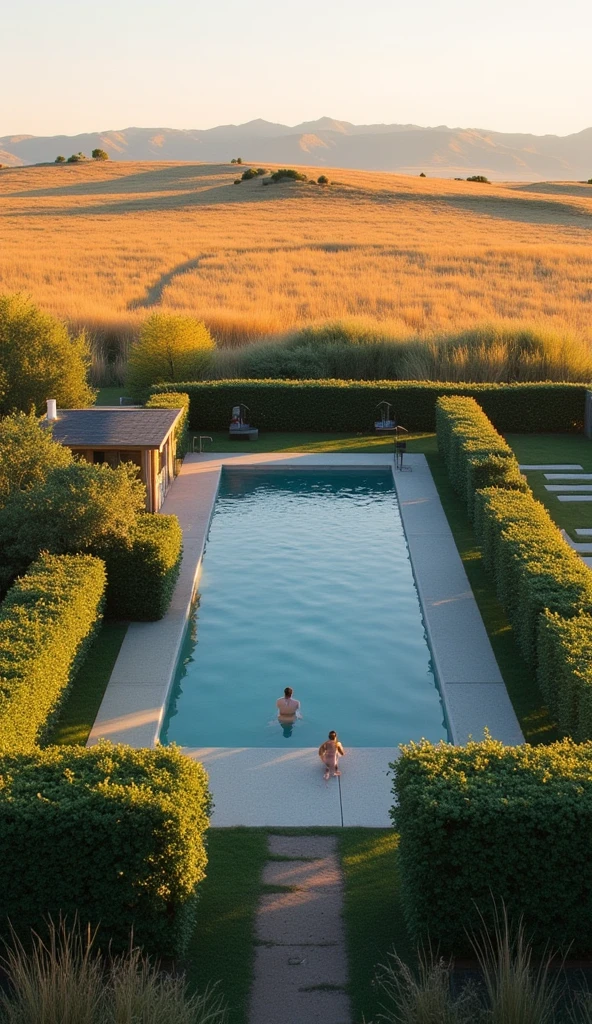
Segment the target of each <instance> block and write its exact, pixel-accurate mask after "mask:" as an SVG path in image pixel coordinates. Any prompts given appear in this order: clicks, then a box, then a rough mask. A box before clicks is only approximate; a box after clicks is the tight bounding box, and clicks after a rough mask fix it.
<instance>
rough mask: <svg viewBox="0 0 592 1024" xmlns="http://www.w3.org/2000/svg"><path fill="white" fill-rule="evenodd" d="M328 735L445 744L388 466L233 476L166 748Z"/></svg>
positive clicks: (295, 741)
mask: <svg viewBox="0 0 592 1024" xmlns="http://www.w3.org/2000/svg"><path fill="white" fill-rule="evenodd" d="M286 686H291V687H293V690H294V697H296V698H297V699H298V700H299V701H300V702H301V707H302V719H301V720H298V721H296V723H295V725H294V726H293V728H292V727H290V726H281V725H280V724H279V723H278V721H277V718H276V708H275V702H276V699H277V698H278V697H281V696H283V690H284V687H286ZM330 729H336V730H337V732H338V734H339V738H340V739H341V740H342V742H343V743H344V745H345V746H346V748H347V746H348V745H351V746H366V747H374V746H380V747H383V746H384V747H387V746H388V747H392V746H396V745H397V744H398V743H401V742H407V741H409V740H411V739H414V740H419V739H421V737H426V738H427V739H430V740H433V741H437V740H439V739H441V738H446V728H445V726H444V724H443V711H442V706H441V702H440V698H439V693H438V689H437V687H436V682H435V679H434V674H433V670H432V666H431V661H430V652H429V648H428V645H427V641H426V637H425V632H424V627H423V622H422V617H421V609H420V605H419V599H418V596H417V591H416V589H415V584H414V581H413V574H412V571H411V564H410V561H409V552H408V549H407V543H406V541H405V536H404V533H403V526H402V523H401V518H400V515H399V509H398V505H397V496H396V492H395V489H394V485H393V478H392V472H391V470H390V469H389V468H385V469H376V470H347V471H344V470H313V469H303V470H294V469H292V468H290V469H289V470H279V469H278V470H272V471H269V470H265V471H264V472H263V471H261V472H259V471H253V470H250V471H240V470H235V469H231V470H227V469H225V470H223V474H222V481H221V486H220V491H219V494H218V498H217V501H216V506H215V510H214V515H213V518H212V523H211V527H210V533H209V537H208V542H207V550H206V553H205V556H204V562H203V572H202V577H201V581H200V594H199V600H198V603H197V606H196V609H195V611H194V618H193V620H192V622H191V625H190V629H189V631H188V635H187V640H186V644H185V649H184V651H183V655H182V658H181V660H180V664H179V668H178V671H177V677H176V681H175V685H174V688H173V693H172V695H171V702H170V706H169V709H168V714H167V718H166V721H165V724H164V728H163V735H162V741H163V742H165V743H166V742H169V743H170V742H176V743H179V744H182V745H183V746H192V747H195V746H208V747H280V746H290V745H292V746H296V747H310V746H318V745H319V744H320V743H321V742H322V741H323V740H324V739H325V738H326V736H327V733H328V731H329V730H330Z"/></svg>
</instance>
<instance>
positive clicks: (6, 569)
mask: <svg viewBox="0 0 592 1024" xmlns="http://www.w3.org/2000/svg"><path fill="white" fill-rule="evenodd" d="M137 474H138V469H137V467H136V466H132V465H131V463H122V464H121V465H120V466H118V467H117V469H111V468H110V466H107V465H101V466H92V465H91V464H90V463H88V462H82V461H76V460H72V462H71V463H70V465H67V466H59V467H56V468H55V469H52V470H51V471H50V472H49V473H48V475H47V478H46V480H45V482H44V483H43V484H42V486H40V487H33V488H31V489H30V490H28V491H22V490H15V491H13V493H12V494H11V495H10V497H9V499H8V501H7V502H6V504H5V505H4V508H2V509H0V550H1V552H2V554H1V559H2V565H1V567H0V576H1V578H2V582H3V583H4V585H6V584H7V583H9V582H10V581H11V579H12V578H14V576H16V575H18V574H19V573H22V572H23V571H24V570H25V569H26V568H27V566H28V565H30V564H31V562H33V561H34V560H35V559H36V558H37V557H38V556H39V554H40V552H41V551H49V552H50V554H55V555H60V554H68V553H75V552H90V553H92V554H98V555H100V554H102V553H104V552H105V551H107V550H108V549H109V547H110V546H112V545H113V544H115V543H122V542H123V543H130V542H131V538H132V533H133V530H134V527H135V525H136V520H137V516H138V513H139V512H141V511H142V509H143V508H144V503H145V495H146V490H145V487H144V485H143V484H142V483H141V482H140V481H139V480H138V479H137Z"/></svg>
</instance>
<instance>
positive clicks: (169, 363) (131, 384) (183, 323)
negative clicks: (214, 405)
mask: <svg viewBox="0 0 592 1024" xmlns="http://www.w3.org/2000/svg"><path fill="white" fill-rule="evenodd" d="M213 349H214V342H213V340H212V337H211V335H210V332H209V331H208V329H207V327H206V325H205V324H204V323H202V322H201V321H200V320H196V319H195V318H194V317H191V316H172V315H170V314H167V313H153V314H152V315H151V316H149V317H148V318H147V319H146V320H145V321H144V323H143V324H142V327H141V329H140V337H139V339H138V341H137V342H136V344H135V345H134V346H133V347H132V350H131V352H130V355H129V359H128V363H127V373H126V385H127V387H128V389H129V391H130V394H131V395H132V396H133V397H134V398H137V399H139V400H140V401H144V400H145V399H146V398H147V397H148V395H149V389H150V386H151V385H152V384H158V383H159V382H161V381H167V382H168V383H170V382H171V381H181V380H188V379H189V380H198V379H200V378H201V377H203V376H204V374H205V372H206V370H207V368H208V367H209V365H210V361H211V357H212V352H213Z"/></svg>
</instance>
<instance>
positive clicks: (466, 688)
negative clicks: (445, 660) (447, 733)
mask: <svg viewBox="0 0 592 1024" xmlns="http://www.w3.org/2000/svg"><path fill="white" fill-rule="evenodd" d="M446 701H447V704H448V706H449V707H450V711H451V719H452V722H453V723H454V730H453V741H454V743H456V744H463V743H468V741H469V740H470V739H473V740H477V741H478V740H482V739H483V733H484V730H485V729H488V730H489V732H490V733H491V735H492V736H493V738H494V739H496V740H501V742H502V743H505V744H506V745H507V746H514V745H516V744H519V743H524V737H523V735H522V731H521V729H520V726H519V724H518V719H517V718H516V714H515V712H514V708H513V707H512V704H511V701H510V698H509V697H508V692H507V690H506V687H505V686H504V684H503V683H451V684H450V685H448V686H447V687H446Z"/></svg>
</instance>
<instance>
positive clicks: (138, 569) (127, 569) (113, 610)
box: [104, 512, 183, 622]
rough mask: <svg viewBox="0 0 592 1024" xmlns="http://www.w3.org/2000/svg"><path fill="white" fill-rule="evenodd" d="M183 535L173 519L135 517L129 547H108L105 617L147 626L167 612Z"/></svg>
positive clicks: (177, 572)
mask: <svg viewBox="0 0 592 1024" xmlns="http://www.w3.org/2000/svg"><path fill="white" fill-rule="evenodd" d="M182 553H183V532H182V530H181V527H180V526H179V520H178V519H177V517H176V516H165V515H155V514H152V513H149V512H146V513H144V514H143V515H140V516H138V521H137V524H136V526H135V528H134V533H133V537H132V541H131V544H129V545H126V544H125V543H124V542H123V541H122V542H121V543H118V544H113V545H111V546H110V548H109V550H108V551H107V552H105V555H104V558H105V562H106V565H107V579H108V587H107V614H108V615H110V616H111V617H112V618H114V619H133V620H134V621H144V622H150V621H154V620H155V619H161V618H162V617H163V615H164V614H165V612H166V611H167V609H168V606H169V604H170V601H171V597H172V595H173V590H174V587H175V583H176V582H177V577H178V576H179V568H180V565H181V556H182Z"/></svg>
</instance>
